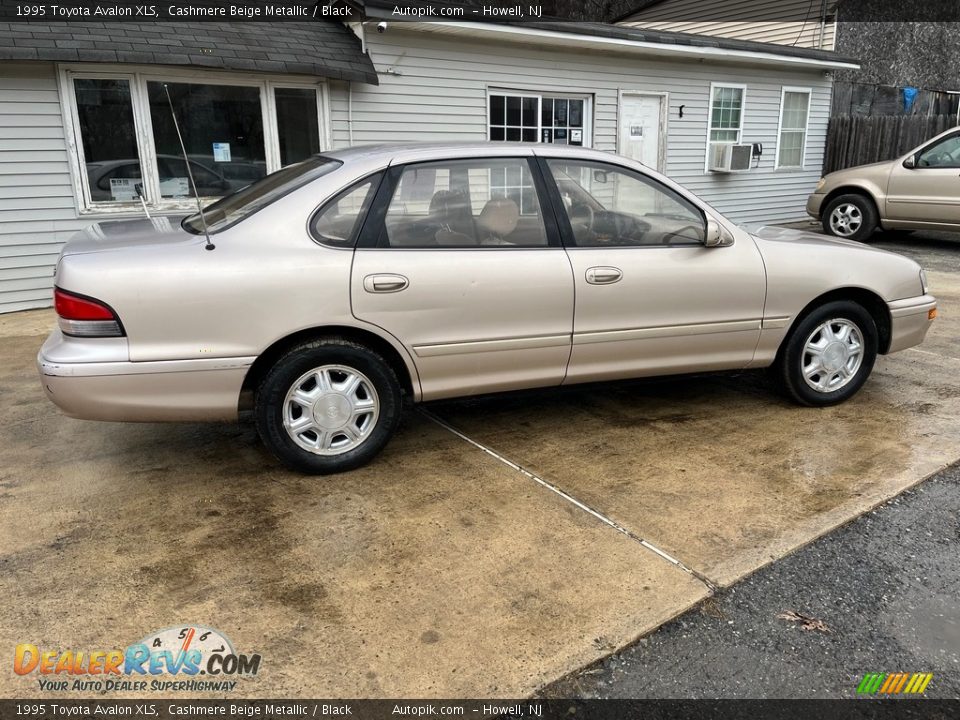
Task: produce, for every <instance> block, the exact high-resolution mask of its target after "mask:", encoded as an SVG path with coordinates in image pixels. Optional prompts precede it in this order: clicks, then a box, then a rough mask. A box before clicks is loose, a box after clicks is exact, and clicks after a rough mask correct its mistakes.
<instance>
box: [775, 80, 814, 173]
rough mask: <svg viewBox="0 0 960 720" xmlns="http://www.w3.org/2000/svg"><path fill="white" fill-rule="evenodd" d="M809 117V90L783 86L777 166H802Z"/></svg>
mask: <svg viewBox="0 0 960 720" xmlns="http://www.w3.org/2000/svg"><path fill="white" fill-rule="evenodd" d="M809 118H810V90H809V89H808V88H784V89H783V94H782V96H781V98H780V132H779V138H778V142H777V168H797V169H802V168H803V163H804V156H805V155H806V149H807V121H808V120H809Z"/></svg>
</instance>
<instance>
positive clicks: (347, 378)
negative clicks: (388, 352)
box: [255, 338, 402, 475]
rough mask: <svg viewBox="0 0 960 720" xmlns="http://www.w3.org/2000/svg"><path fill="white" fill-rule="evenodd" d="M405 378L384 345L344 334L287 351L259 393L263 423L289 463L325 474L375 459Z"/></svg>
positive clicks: (394, 417)
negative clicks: (382, 350)
mask: <svg viewBox="0 0 960 720" xmlns="http://www.w3.org/2000/svg"><path fill="white" fill-rule="evenodd" d="M401 403H402V398H401V392H400V384H399V382H398V381H397V377H396V374H395V373H394V372H393V370H392V369H391V367H390V365H389V364H388V363H387V362H386V361H385V360H384V359H383V358H382V357H380V356H379V355H378V354H377V353H375V352H373V351H372V350H370V349H369V348H367V347H364V346H363V345H360V344H357V343H354V342H351V341H349V340H346V339H343V338H327V339H323V340H315V341H312V342H308V343H304V344H302V345H298V346H297V347H294V348H293V349H292V350H290V351H289V352H287V354H285V355H284V356H283V357H281V358H280V360H278V361H277V363H276V364H275V365H274V366H273V368H271V369H270V371H269V372H268V373H267V374H266V376H265V377H264V378H263V381H262V382H261V383H260V386H259V388H258V390H257V394H256V405H255V408H256V410H255V412H256V421H257V430H258V431H259V433H260V437H261V438H262V439H263V441H264V443H265V444H266V446H267V447H268V448H269V449H270V451H271V452H272V453H273V454H274V455H275V456H276V457H277V459H279V460H280V461H281V462H282V463H283V464H284V465H286V466H287V467H289V468H291V469H293V470H298V471H300V472H303V473H308V474H313V475H326V474H330V473H337V472H343V471H345V470H352V469H354V468H357V467H360V466H361V465H364V464H366V463H367V462H369V461H370V460H371V459H372V458H373V457H374V456H375V455H376V454H377V453H379V452H380V451H381V450H382V449H383V447H384V446H385V445H386V444H387V441H388V440H389V439H390V436H391V435H393V432H394V430H395V429H396V427H397V423H398V422H399V420H400V409H401Z"/></svg>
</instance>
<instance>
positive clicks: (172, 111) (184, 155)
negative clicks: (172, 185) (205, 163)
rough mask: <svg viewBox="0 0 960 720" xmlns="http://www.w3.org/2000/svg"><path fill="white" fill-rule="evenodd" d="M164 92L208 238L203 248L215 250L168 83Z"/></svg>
mask: <svg viewBox="0 0 960 720" xmlns="http://www.w3.org/2000/svg"><path fill="white" fill-rule="evenodd" d="M163 91H164V92H165V93H166V94H167V104H168V105H170V117H172V118H173V129H174V130H176V131H177V140H179V141H180V151H181V152H182V153H183V162H184V164H185V165H186V166H187V177H188V178H189V179H190V187H192V188H193V196H194V197H195V198H196V199H197V210H198V211H199V212H200V223H201V224H202V225H203V234H204V236H205V237H206V238H207V244H206V245H204V246H203V248H204V250H213V249H214V248H216V247H217V246H216V245H214V244H213V243H212V242H210V231H209V230H208V229H207V216H206V215H204V214H203V203H202V202H200V193H199V192H198V191H197V183H196V182H195V181H194V179H193V171H192V170H191V169H190V158H189V157H187V147H186V146H185V145H184V144H183V135H181V134H180V123H178V122H177V113H176V112H175V111H174V109H173V100H172V99H171V98H170V88H169V87H168V86H167V84H166V83H164V84H163Z"/></svg>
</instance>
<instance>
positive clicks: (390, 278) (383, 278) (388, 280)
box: [363, 275, 410, 293]
mask: <svg viewBox="0 0 960 720" xmlns="http://www.w3.org/2000/svg"><path fill="white" fill-rule="evenodd" d="M409 284H410V281H409V280H407V279H406V278H405V277H404V276H403V275H367V276H366V277H365V278H364V279H363V289H364V290H366V291H367V292H369V293H395V292H400V291H401V290H406V289H407V286H408V285H409Z"/></svg>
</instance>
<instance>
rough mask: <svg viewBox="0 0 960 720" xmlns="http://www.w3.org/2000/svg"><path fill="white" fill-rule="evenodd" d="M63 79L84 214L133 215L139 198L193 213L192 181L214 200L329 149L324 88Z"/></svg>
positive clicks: (212, 80) (243, 80)
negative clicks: (323, 119)
mask: <svg viewBox="0 0 960 720" xmlns="http://www.w3.org/2000/svg"><path fill="white" fill-rule="evenodd" d="M208 77H209V79H207V78H208ZM200 78H203V79H200ZM61 81H62V87H63V92H64V94H65V100H66V106H67V107H68V108H69V111H70V112H69V114H70V115H71V117H70V118H69V120H70V123H69V124H68V129H69V130H70V131H72V136H73V140H74V145H75V147H76V157H75V158H73V159H74V160H75V161H76V166H77V168H78V172H77V174H76V177H77V182H78V185H79V186H80V191H81V194H82V202H81V209H82V210H83V211H86V212H110V211H127V212H129V211H130V210H133V209H135V208H136V209H139V207H140V201H141V198H142V199H143V200H144V201H145V202H146V203H147V204H148V205H149V206H150V207H151V208H157V209H159V210H177V209H182V208H186V207H190V206H191V205H192V204H194V203H195V200H194V199H193V198H194V191H193V186H192V184H191V182H190V175H191V174H192V176H193V181H194V183H195V184H196V190H197V193H198V194H199V195H200V197H201V198H211V199H212V198H217V197H222V196H223V195H227V194H229V193H231V192H233V191H235V190H239V189H240V188H243V187H246V186H247V185H249V184H250V183H252V182H255V181H256V180H259V179H260V178H262V177H263V176H264V175H266V174H268V173H270V172H274V171H275V170H279V169H280V168H281V167H284V166H286V165H290V164H292V163H296V162H299V161H301V160H304V159H306V158H307V157H309V156H310V155H313V154H316V153H317V152H319V151H320V150H321V144H322V143H321V115H320V108H321V107H322V106H321V99H322V96H321V93H322V88H318V87H317V86H297V85H296V84H295V83H289V84H288V83H274V82H273V81H270V80H266V79H259V78H257V77H256V76H243V77H240V76H237V77H235V78H233V77H227V76H224V75H219V74H209V75H208V74H202V75H200V74H197V73H191V74H188V75H184V76H182V77H180V76H176V75H174V76H169V77H167V76H155V75H152V74H145V73H137V72H130V73H123V72H117V73H112V72H103V73H100V72H97V73H89V74H87V76H84V75H83V74H81V73H80V72H73V71H71V70H69V69H64V70H62V71H61ZM171 105H172V113H171ZM174 115H175V116H176V120H177V124H179V130H180V135H181V136H182V138H183V144H184V146H185V148H186V153H187V157H188V160H189V172H188V165H187V163H186V162H185V161H184V158H183V153H182V151H181V147H180V138H179V137H178V135H177V127H176V125H175V124H174V119H173V116H174Z"/></svg>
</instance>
